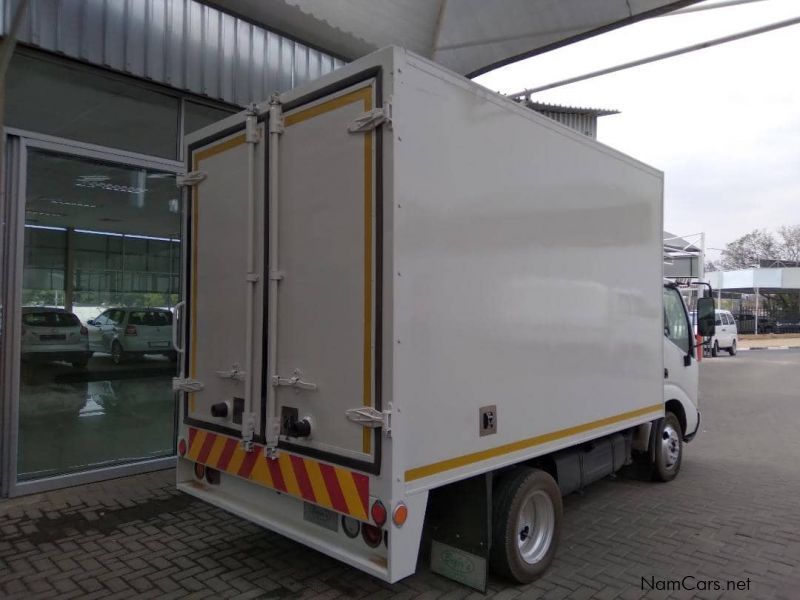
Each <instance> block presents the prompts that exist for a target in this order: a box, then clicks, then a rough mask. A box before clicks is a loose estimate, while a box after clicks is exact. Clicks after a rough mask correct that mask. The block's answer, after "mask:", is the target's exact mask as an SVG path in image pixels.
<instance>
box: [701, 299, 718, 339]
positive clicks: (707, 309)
mask: <svg viewBox="0 0 800 600" xmlns="http://www.w3.org/2000/svg"><path fill="white" fill-rule="evenodd" d="M715 332H716V325H715V316H714V299H713V298H698V299H697V333H698V335H702V336H703V337H710V336H712V335H714V333H715Z"/></svg>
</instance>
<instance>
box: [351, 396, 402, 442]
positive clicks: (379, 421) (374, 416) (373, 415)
mask: <svg viewBox="0 0 800 600" xmlns="http://www.w3.org/2000/svg"><path fill="white" fill-rule="evenodd" d="M344 414H345V416H346V417H347V419H348V420H350V421H353V422H354V423H358V424H359V425H361V426H362V427H367V428H368V429H378V428H379V427H380V428H381V429H383V433H384V435H386V436H387V437H391V434H392V403H391V402H390V403H389V408H388V409H386V410H384V411H380V410H376V409H374V408H372V407H371V406H360V407H359V408H351V409H349V410H346V411H345V413H344Z"/></svg>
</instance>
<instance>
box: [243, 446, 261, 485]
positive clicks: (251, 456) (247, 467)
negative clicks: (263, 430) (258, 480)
mask: <svg viewBox="0 0 800 600" xmlns="http://www.w3.org/2000/svg"><path fill="white" fill-rule="evenodd" d="M260 454H261V453H260V452H259V451H258V450H254V451H253V452H248V453H247V455H246V456H245V457H244V460H243V461H242V466H241V467H239V477H244V478H245V479H247V478H249V477H250V473H252V472H253V467H254V466H255V464H256V460H257V459H258V457H259V455H260Z"/></svg>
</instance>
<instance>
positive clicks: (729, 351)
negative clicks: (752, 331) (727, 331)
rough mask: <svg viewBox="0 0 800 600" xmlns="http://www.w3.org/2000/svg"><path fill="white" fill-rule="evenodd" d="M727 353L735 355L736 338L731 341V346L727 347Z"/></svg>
mask: <svg viewBox="0 0 800 600" xmlns="http://www.w3.org/2000/svg"><path fill="white" fill-rule="evenodd" d="M728 354H730V355H731V356H736V340H733V342H731V347H730V348H728Z"/></svg>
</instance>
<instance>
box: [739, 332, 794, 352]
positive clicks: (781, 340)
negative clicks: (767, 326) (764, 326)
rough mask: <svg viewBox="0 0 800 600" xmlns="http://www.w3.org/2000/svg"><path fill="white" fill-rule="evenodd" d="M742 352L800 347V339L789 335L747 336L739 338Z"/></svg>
mask: <svg viewBox="0 0 800 600" xmlns="http://www.w3.org/2000/svg"><path fill="white" fill-rule="evenodd" d="M738 346H739V349H740V350H746V349H748V348H775V347H789V348H798V347H800V337H798V336H795V335H787V334H783V335H780V334H775V333H773V334H767V335H746V336H741V337H740V338H739V342H738Z"/></svg>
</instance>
